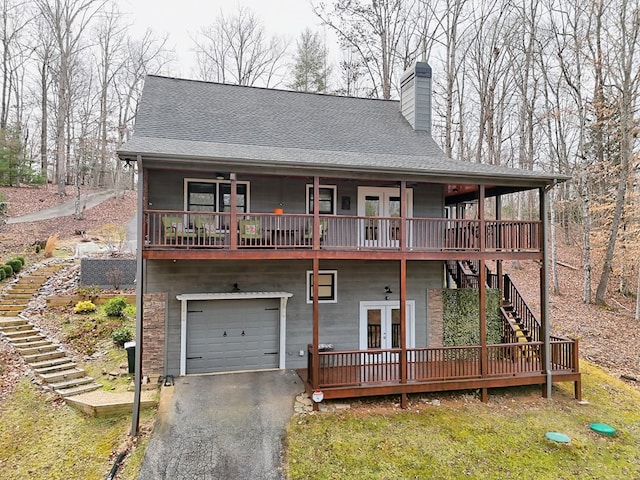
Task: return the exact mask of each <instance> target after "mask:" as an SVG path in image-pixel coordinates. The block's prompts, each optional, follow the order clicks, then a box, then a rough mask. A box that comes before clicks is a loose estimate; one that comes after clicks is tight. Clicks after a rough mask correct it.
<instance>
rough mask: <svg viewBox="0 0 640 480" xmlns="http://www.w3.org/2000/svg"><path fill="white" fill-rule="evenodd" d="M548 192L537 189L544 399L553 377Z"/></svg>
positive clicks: (549, 392)
mask: <svg viewBox="0 0 640 480" xmlns="http://www.w3.org/2000/svg"><path fill="white" fill-rule="evenodd" d="M547 192H548V190H547V189H546V188H540V189H538V196H539V197H540V220H541V222H542V228H541V229H540V246H541V247H542V263H541V265H540V313H541V315H542V321H541V322H540V325H541V327H542V332H541V333H542V338H543V341H544V348H543V349H542V364H543V365H544V369H545V373H546V375H547V381H546V384H545V387H546V388H545V391H544V395H543V396H544V397H545V398H551V387H552V386H553V376H552V373H551V336H550V331H549V279H548V277H549V275H548V274H547V265H548V261H549V249H548V245H547V224H548V222H547V217H548V203H547V199H548V193H547Z"/></svg>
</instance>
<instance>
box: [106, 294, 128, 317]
mask: <svg viewBox="0 0 640 480" xmlns="http://www.w3.org/2000/svg"><path fill="white" fill-rule="evenodd" d="M126 306H127V301H126V300H125V299H124V297H113V298H112V299H110V300H107V301H106V302H105V304H104V313H105V315H107V316H108V317H121V316H122V312H123V311H124V309H125V308H126Z"/></svg>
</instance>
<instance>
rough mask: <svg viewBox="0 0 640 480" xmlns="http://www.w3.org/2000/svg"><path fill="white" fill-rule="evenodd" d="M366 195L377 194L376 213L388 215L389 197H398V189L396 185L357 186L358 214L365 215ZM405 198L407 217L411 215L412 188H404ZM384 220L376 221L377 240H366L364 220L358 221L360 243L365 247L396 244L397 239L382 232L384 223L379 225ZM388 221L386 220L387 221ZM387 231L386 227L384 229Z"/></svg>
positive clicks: (383, 215) (382, 215) (392, 245)
mask: <svg viewBox="0 0 640 480" xmlns="http://www.w3.org/2000/svg"><path fill="white" fill-rule="evenodd" d="M367 196H379V197H380V199H381V211H380V212H379V213H378V215H379V216H381V217H389V216H390V213H389V208H388V207H389V199H390V198H391V197H399V196H400V189H399V188H397V187H370V186H369V187H358V216H359V217H365V216H367V215H366V211H365V205H366V197H367ZM406 197H407V198H406V199H405V200H404V201H405V203H406V204H407V217H408V218H410V217H413V189H411V188H407V190H406ZM381 222H384V220H380V221H379V222H378V223H379V225H378V235H379V237H378V239H377V240H367V239H366V231H365V230H366V229H365V223H364V220H363V221H361V222H360V224H361V226H360V236H359V238H360V245H362V246H365V247H378V246H380V247H383V246H386V247H394V246H397V243H398V240H390V239H389V238H387V237H388V233H383V232H384V231H385V228H384V225H380V223H381ZM387 222H388V221H387ZM386 230H387V231H388V228H387V229H386Z"/></svg>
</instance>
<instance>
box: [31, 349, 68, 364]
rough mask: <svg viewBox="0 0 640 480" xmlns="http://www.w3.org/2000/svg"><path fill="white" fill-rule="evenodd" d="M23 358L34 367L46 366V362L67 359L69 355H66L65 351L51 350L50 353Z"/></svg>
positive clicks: (34, 354)
mask: <svg viewBox="0 0 640 480" xmlns="http://www.w3.org/2000/svg"><path fill="white" fill-rule="evenodd" d="M23 358H24V361H25V362H27V363H28V364H29V365H31V366H34V365H39V366H44V364H45V362H48V361H52V360H56V359H60V358H67V354H66V353H64V351H62V350H51V351H49V352H42V353H33V354H29V355H23Z"/></svg>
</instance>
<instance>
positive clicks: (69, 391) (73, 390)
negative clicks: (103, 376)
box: [56, 382, 102, 397]
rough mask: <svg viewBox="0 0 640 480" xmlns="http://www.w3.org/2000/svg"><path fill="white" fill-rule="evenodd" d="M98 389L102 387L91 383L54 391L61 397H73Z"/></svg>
mask: <svg viewBox="0 0 640 480" xmlns="http://www.w3.org/2000/svg"><path fill="white" fill-rule="evenodd" d="M100 387H102V385H100V384H99V383H95V382H93V383H88V384H85V385H79V386H77V387H69V388H61V389H56V393H57V394H58V395H62V396H63V397H71V396H73V395H80V394H81V393H87V392H93V391H94V390H97V389H99V388H100Z"/></svg>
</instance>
